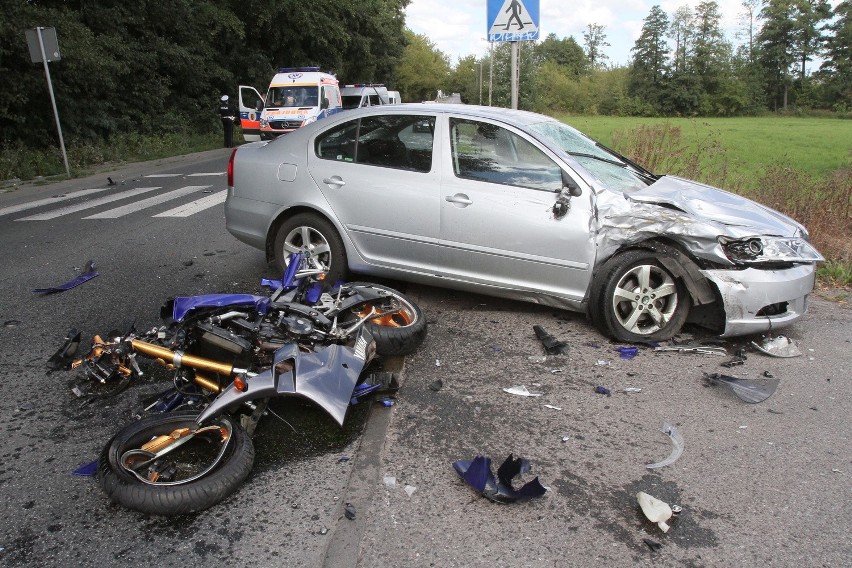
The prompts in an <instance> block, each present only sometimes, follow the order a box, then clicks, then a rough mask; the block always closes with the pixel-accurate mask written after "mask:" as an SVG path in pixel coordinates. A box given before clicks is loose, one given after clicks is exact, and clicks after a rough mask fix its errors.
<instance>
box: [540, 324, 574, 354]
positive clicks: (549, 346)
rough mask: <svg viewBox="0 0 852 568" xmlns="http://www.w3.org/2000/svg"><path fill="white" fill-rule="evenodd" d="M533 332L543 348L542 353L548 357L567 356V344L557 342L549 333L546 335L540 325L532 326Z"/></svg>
mask: <svg viewBox="0 0 852 568" xmlns="http://www.w3.org/2000/svg"><path fill="white" fill-rule="evenodd" d="M533 331H534V332H535V336H536V337H538V340H539V341H541V344H542V345H543V346H544V351H545V353H547V354H548V355H567V354H568V344H567V343H565V342H564V341H559V340H558V339H556V338H555V337H553V336H552V335H550V334H549V333H547V332H546V331H545V330H544V328H543V327H541V326H540V325H534V326H533Z"/></svg>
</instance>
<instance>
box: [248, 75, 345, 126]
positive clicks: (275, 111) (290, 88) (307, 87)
mask: <svg viewBox="0 0 852 568" xmlns="http://www.w3.org/2000/svg"><path fill="white" fill-rule="evenodd" d="M341 110H342V103H341V99H340V87H339V85H338V81H337V78H336V77H335V76H334V75H332V74H331V73H323V72H321V71H320V70H319V67H284V68H281V69H279V70H278V73H276V74H275V76H274V77H273V78H272V82H271V83H270V84H269V90H268V91H267V93H266V102H265V104H264V108H263V112H262V113H261V115H260V137H261V138H262V139H263V140H272V139H273V138H276V137H277V136H280V135H281V134H286V133H288V132H292V131H293V130H296V129H297V128H299V127H301V126H304V125H305V124H310V123H312V122H315V121H317V120H320V119H321V118H325V117H326V116H329V115H332V114H335V113H338V112H340V111H341Z"/></svg>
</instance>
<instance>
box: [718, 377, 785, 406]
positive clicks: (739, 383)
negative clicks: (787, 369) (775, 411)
mask: <svg viewBox="0 0 852 568" xmlns="http://www.w3.org/2000/svg"><path fill="white" fill-rule="evenodd" d="M704 379H705V380H706V381H707V382H708V383H709V384H711V385H713V386H715V385H722V386H724V387H727V389H728V390H730V391H731V392H732V393H734V394H735V395H736V396H737V398H739V399H740V400H741V401H743V402H747V403H749V404H757V403H759V402H763V401H764V400H766V399H767V398H769V397H770V396H772V395H773V394H774V393H775V390H776V389H777V388H778V384H779V383H780V382H781V381H780V380H779V379H774V378H767V379H740V378H737V377H731V376H728V375H720V374H719V373H704Z"/></svg>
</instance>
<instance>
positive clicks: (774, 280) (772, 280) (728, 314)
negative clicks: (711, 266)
mask: <svg viewBox="0 0 852 568" xmlns="http://www.w3.org/2000/svg"><path fill="white" fill-rule="evenodd" d="M701 273H702V274H703V275H704V276H705V277H706V278H707V279H708V280H709V281H710V282H712V283H713V284H714V285H715V286H716V288H717V289H718V291H719V294H720V296H721V299H722V303H723V305H724V308H725V330H724V332H723V333H722V336H723V337H728V336H734V335H749V334H753V333H760V332H764V331H769V330H771V329H776V328H780V327H784V326H786V325H789V324H791V323H793V322H795V321H796V320H798V319H799V318H800V317H802V316H803V315H804V314H805V312H806V311H807V307H808V294H810V292H811V291H812V290H813V287H814V282H815V279H816V267H815V265H813V264H803V265H798V266H793V267H792V268H785V269H776V270H763V269H758V268H747V269H744V270H702V271H701Z"/></svg>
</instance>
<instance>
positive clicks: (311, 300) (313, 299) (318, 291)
mask: <svg viewBox="0 0 852 568" xmlns="http://www.w3.org/2000/svg"><path fill="white" fill-rule="evenodd" d="M320 296H322V284H320V283H319V282H314V283H313V284H312V285H311V287H310V288H308V291H307V293H305V301H306V302H307V303H308V304H310V305H314V304H316V303H317V302H318V301H319V299H320Z"/></svg>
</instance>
